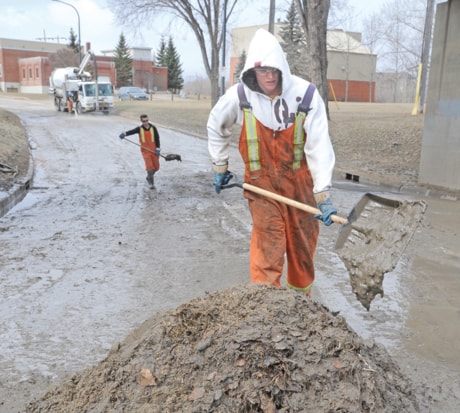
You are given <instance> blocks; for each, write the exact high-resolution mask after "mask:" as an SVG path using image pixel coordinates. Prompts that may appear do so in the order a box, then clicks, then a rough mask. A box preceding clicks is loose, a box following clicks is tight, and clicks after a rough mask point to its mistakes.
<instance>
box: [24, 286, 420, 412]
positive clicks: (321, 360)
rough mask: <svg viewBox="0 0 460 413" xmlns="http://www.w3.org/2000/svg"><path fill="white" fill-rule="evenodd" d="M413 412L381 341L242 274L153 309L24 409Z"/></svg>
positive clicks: (407, 387)
mask: <svg viewBox="0 0 460 413" xmlns="http://www.w3.org/2000/svg"><path fill="white" fill-rule="evenodd" d="M307 411H308V412H342V413H343V412H353V413H356V412H373V413H379V412H406V413H408V412H416V411H418V408H417V403H416V401H415V396H414V391H413V389H412V385H411V384H410V382H409V380H408V379H407V378H406V377H405V376H404V375H403V374H402V373H401V371H400V369H399V367H398V366H397V365H396V364H395V362H394V361H393V360H392V359H391V357H390V356H389V354H388V353H387V352H386V350H385V349H384V348H382V347H381V346H379V345H376V344H373V343H366V342H364V340H363V339H361V338H360V337H359V336H357V335H356V333H354V332H353V331H352V330H351V329H350V328H349V327H348V326H347V324H346V322H345V320H344V319H343V318H342V317H341V316H338V315H334V314H332V313H331V312H329V311H328V309H327V308H325V307H323V306H322V305H320V304H318V303H316V302H315V301H314V300H312V299H309V298H306V297H304V296H303V295H300V294H299V293H297V292H295V291H292V290H288V289H285V288H281V289H277V288H274V287H267V286H263V285H257V284H250V285H246V286H240V287H236V288H231V289H228V290H224V291H221V292H217V293H213V294H207V295H206V296H205V297H203V298H197V299H194V300H192V301H190V302H188V303H186V304H183V305H181V306H179V307H178V308H177V309H176V310H175V311H171V312H165V313H159V314H157V315H155V316H153V317H152V318H150V319H149V320H147V321H146V322H145V323H143V324H142V325H141V326H140V327H139V328H137V329H136V330H135V331H134V332H133V333H131V334H130V335H129V336H128V337H127V338H126V339H125V340H124V341H123V342H122V343H120V344H118V345H116V346H115V347H114V348H113V349H112V350H111V351H110V352H109V354H108V356H107V358H106V359H105V360H103V361H102V362H100V363H99V364H97V365H95V366H93V367H90V368H88V369H86V370H84V371H83V372H82V373H81V374H76V375H74V376H73V377H70V378H69V379H67V380H66V381H65V382H63V383H62V384H61V385H60V386H59V387H57V388H55V389H52V390H50V391H49V392H48V393H46V394H45V395H44V396H43V397H42V398H40V399H38V400H35V401H33V402H31V403H30V404H29V405H28V406H27V412H41V413H43V412H59V413H62V412H67V413H71V412H88V413H89V412H98V413H101V412H139V413H141V412H149V413H151V412H162V413H167V412H229V413H230V412H232V413H235V412H265V413H275V412H307Z"/></svg>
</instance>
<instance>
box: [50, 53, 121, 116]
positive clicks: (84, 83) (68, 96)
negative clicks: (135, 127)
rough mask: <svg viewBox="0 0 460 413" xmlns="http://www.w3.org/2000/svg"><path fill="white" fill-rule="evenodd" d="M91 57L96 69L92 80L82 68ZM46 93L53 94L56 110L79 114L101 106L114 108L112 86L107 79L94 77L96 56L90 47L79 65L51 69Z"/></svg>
mask: <svg viewBox="0 0 460 413" xmlns="http://www.w3.org/2000/svg"><path fill="white" fill-rule="evenodd" d="M90 59H92V61H93V63H92V64H93V67H94V71H95V79H94V80H93V79H92V76H91V74H90V73H88V72H85V71H84V69H85V67H86V65H87V64H88V63H89V61H90ZM49 93H50V94H52V95H53V96H54V105H55V106H56V109H57V110H58V111H59V112H68V111H69V110H70V111H75V112H76V113H77V114H80V113H81V112H91V111H99V110H100V111H102V112H103V113H104V114H108V113H109V111H110V110H112V109H113V86H112V84H111V83H110V80H109V79H107V78H98V77H97V65H96V58H95V55H94V53H93V52H92V51H91V50H89V51H88V52H87V53H86V55H85V57H84V58H83V60H82V62H81V64H80V67H65V68H57V69H55V70H54V71H53V72H52V73H51V76H50V88H49ZM69 101H70V105H68V102H69Z"/></svg>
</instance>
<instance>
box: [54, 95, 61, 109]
mask: <svg viewBox="0 0 460 413" xmlns="http://www.w3.org/2000/svg"><path fill="white" fill-rule="evenodd" d="M54 106H56V110H57V111H58V112H60V111H61V99H59V98H54Z"/></svg>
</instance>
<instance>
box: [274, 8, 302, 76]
mask: <svg viewBox="0 0 460 413" xmlns="http://www.w3.org/2000/svg"><path fill="white" fill-rule="evenodd" d="M284 23H285V24H284V25H283V26H282V27H281V29H280V32H279V34H280V37H281V42H280V43H281V46H282V47H283V50H284V52H285V53H286V59H287V61H288V63H289V67H290V69H291V73H293V74H294V75H297V76H300V77H302V78H304V79H306V78H307V77H308V74H307V66H308V65H307V63H306V62H307V60H308V55H307V47H306V42H305V34H304V33H303V30H302V26H301V24H300V19H299V16H298V13H297V8H296V5H295V1H294V0H293V1H292V2H291V6H290V7H289V10H288V12H287V16H286V21H285V22H284Z"/></svg>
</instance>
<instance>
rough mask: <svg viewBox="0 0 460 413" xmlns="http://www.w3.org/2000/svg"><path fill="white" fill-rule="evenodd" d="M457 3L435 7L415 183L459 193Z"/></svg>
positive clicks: (459, 13)
mask: <svg viewBox="0 0 460 413" xmlns="http://www.w3.org/2000/svg"><path fill="white" fill-rule="evenodd" d="M459 37H460V0H449V1H448V2H446V3H440V4H438V5H437V8H436V23H435V28H434V38H433V49H432V55H431V66H430V74H429V81H428V91H427V99H426V108H425V123H424V130H423V140H422V153H421V161H420V171H419V183H420V184H429V185H432V186H435V187H440V188H445V189H448V190H454V191H457V190H460V82H459V68H460V48H459V42H458V39H459Z"/></svg>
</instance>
